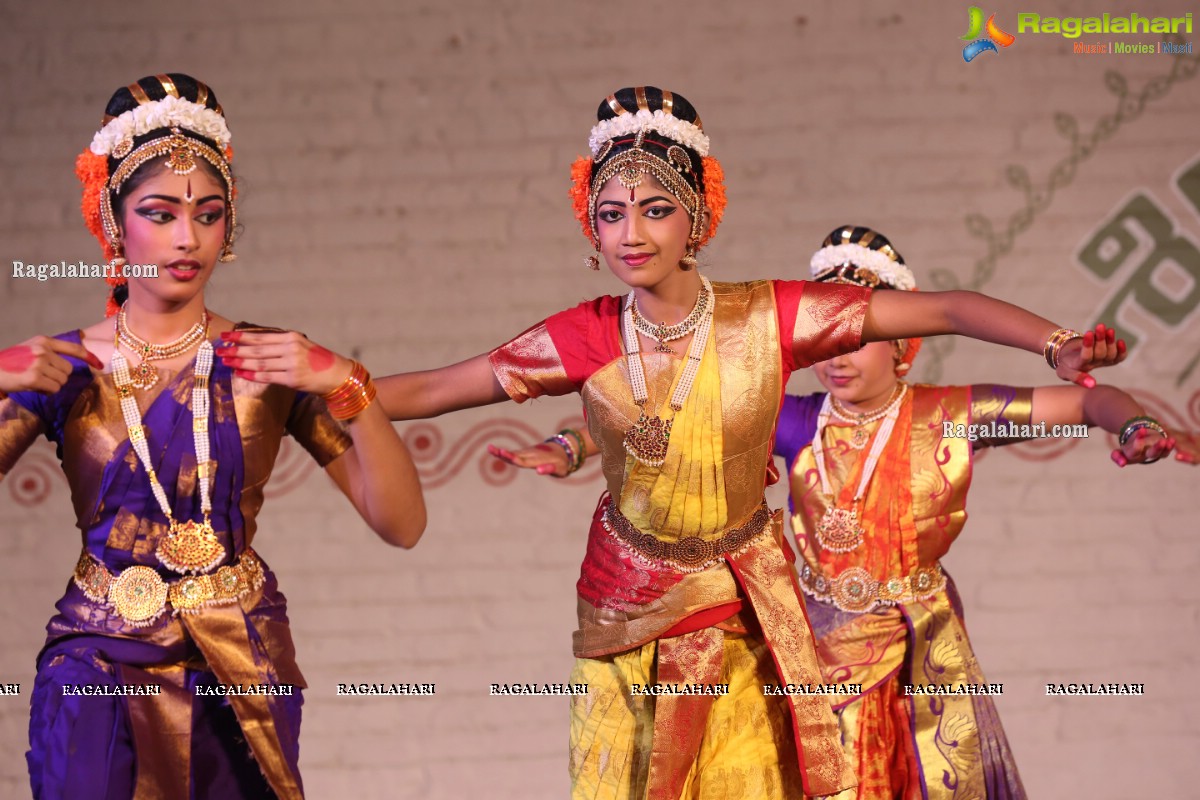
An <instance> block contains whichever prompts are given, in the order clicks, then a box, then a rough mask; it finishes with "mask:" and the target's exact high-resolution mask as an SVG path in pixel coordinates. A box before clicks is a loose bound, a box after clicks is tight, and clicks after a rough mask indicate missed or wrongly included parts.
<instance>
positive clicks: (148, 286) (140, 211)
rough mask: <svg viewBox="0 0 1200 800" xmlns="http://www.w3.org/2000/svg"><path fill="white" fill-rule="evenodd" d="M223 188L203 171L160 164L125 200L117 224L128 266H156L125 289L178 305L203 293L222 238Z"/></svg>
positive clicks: (224, 212)
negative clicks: (179, 172) (154, 271)
mask: <svg viewBox="0 0 1200 800" xmlns="http://www.w3.org/2000/svg"><path fill="white" fill-rule="evenodd" d="M225 214H226V208H225V187H224V186H223V185H222V184H221V182H220V181H218V180H217V179H216V178H214V177H213V176H212V175H210V174H209V173H208V172H207V171H205V170H203V169H196V170H194V171H193V172H192V173H191V174H190V175H176V174H175V173H174V172H172V171H171V170H169V169H165V168H160V169H159V170H158V171H157V172H156V173H155V174H153V175H152V176H150V177H149V178H147V179H146V180H145V181H143V182H142V183H141V184H140V185H138V186H137V187H136V188H135V189H134V190H133V191H132V192H130V194H129V196H128V197H126V198H125V201H124V204H123V209H122V215H121V228H122V239H123V241H124V243H125V259H126V260H127V261H128V262H129V263H130V264H157V265H158V277H156V278H150V277H142V278H131V279H130V291H131V293H132V292H147V293H149V294H150V295H153V296H155V297H157V298H159V299H161V300H163V301H166V302H169V303H183V302H187V301H188V300H190V299H192V298H193V297H194V296H195V295H196V294H198V293H199V292H201V291H203V289H204V285H205V284H206V283H207V282H208V279H209V277H210V276H211V275H212V271H213V268H214V266H215V265H216V263H217V256H218V255H220V252H221V246H222V245H223V244H224V241H225Z"/></svg>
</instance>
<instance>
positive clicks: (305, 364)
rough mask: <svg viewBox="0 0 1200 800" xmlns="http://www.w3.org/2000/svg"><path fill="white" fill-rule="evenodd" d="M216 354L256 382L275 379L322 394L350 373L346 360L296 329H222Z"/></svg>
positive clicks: (245, 376)
mask: <svg viewBox="0 0 1200 800" xmlns="http://www.w3.org/2000/svg"><path fill="white" fill-rule="evenodd" d="M221 340H222V341H221V344H220V345H219V346H218V347H217V348H216V354H217V357H218V358H220V359H221V361H222V362H223V363H224V364H225V365H226V366H229V367H233V369H234V372H235V373H236V374H237V375H239V376H241V377H243V378H246V379H247V380H251V381H257V382H258V383H276V384H279V385H280V386H289V387H291V388H293V389H298V390H300V391H302V392H309V393H311V394H317V395H323V394H328V393H329V392H332V391H333V390H334V389H336V388H338V387H339V386H341V385H342V383H343V382H344V381H345V380H346V378H347V377H348V376H349V375H350V369H351V364H350V360H349V359H347V358H343V357H342V356H339V355H338V354H336V353H332V352H330V351H329V350H326V349H325V348H324V347H321V346H320V345H319V344H315V343H313V342H310V341H309V340H308V338H307V337H305V336H304V334H302V333H297V332H296V331H284V332H274V331H272V332H266V331H262V332H259V331H240V330H235V331H226V332H225V333H222V334H221Z"/></svg>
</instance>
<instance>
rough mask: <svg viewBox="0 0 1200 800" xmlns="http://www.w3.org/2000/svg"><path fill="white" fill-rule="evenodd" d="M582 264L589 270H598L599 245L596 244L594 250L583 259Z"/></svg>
mask: <svg viewBox="0 0 1200 800" xmlns="http://www.w3.org/2000/svg"><path fill="white" fill-rule="evenodd" d="M583 265H584V266H585V267H587V268H588V269H590V270H594V271H599V269H600V245H596V252H595V253H593V254H592V255H590V256H587V257H586V258H584V259H583Z"/></svg>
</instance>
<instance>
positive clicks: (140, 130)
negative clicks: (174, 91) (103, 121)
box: [91, 95, 232, 156]
mask: <svg viewBox="0 0 1200 800" xmlns="http://www.w3.org/2000/svg"><path fill="white" fill-rule="evenodd" d="M176 126H178V127H180V128H187V129H188V130H189V131H192V132H193V133H198V134H200V135H201V136H203V137H205V138H207V139H211V140H213V141H214V142H216V143H217V144H218V145H219V146H220V148H221V149H222V150H224V149H225V147H226V146H227V145H228V144H229V142H230V141H231V139H232V137H231V136H230V135H229V128H228V126H226V125H225V118H224V117H223V116H221V115H220V114H218V113H217V112H216V111H213V110H212V109H211V108H206V107H204V106H202V105H200V104H199V103H193V102H192V101H191V100H184V99H183V98H182V97H173V96H171V95H168V96H166V97H164V98H163V99H162V100H155V101H154V102H151V103H144V104H143V105H140V106H138V107H137V108H134V109H131V110H129V111H126V112H125V113H124V114H122V115H120V116H119V117H116V118H115V119H113V120H111V121H109V123H108V124H107V125H105V126H104V127H103V128H101V129H100V130H99V131H97V132H96V135H95V136H93V137H92V146H91V149H92V152H93V153H95V154H96V155H98V156H107V155H111V154H112V151H113V149H114V148H115V147H116V146H117V145H118V144H120V143H121V142H123V141H125V140H127V139H133V138H134V137H135V136H141V135H142V134H146V133H149V132H150V131H153V130H157V129H158V128H171V127H176Z"/></svg>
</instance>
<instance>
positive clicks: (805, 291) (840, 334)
mask: <svg viewBox="0 0 1200 800" xmlns="http://www.w3.org/2000/svg"><path fill="white" fill-rule="evenodd" d="M870 297H871V290H870V289H867V288H866V287H863V286H849V285H846V284H840V283H816V282H815V281H775V310H776V313H777V314H778V315H779V341H780V345H781V349H782V351H783V365H784V369H785V371H787V372H791V371H793V370H797V369H801V368H803V367H808V366H812V365H813V364H816V363H817V362H818V361H826V360H828V359H831V358H833V357H835V356H839V355H842V354H843V353H852V352H854V351H855V350H857V349H858V348H860V347H862V328H863V320H865V319H866V316H867V301H868V300H869V299H870Z"/></svg>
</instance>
